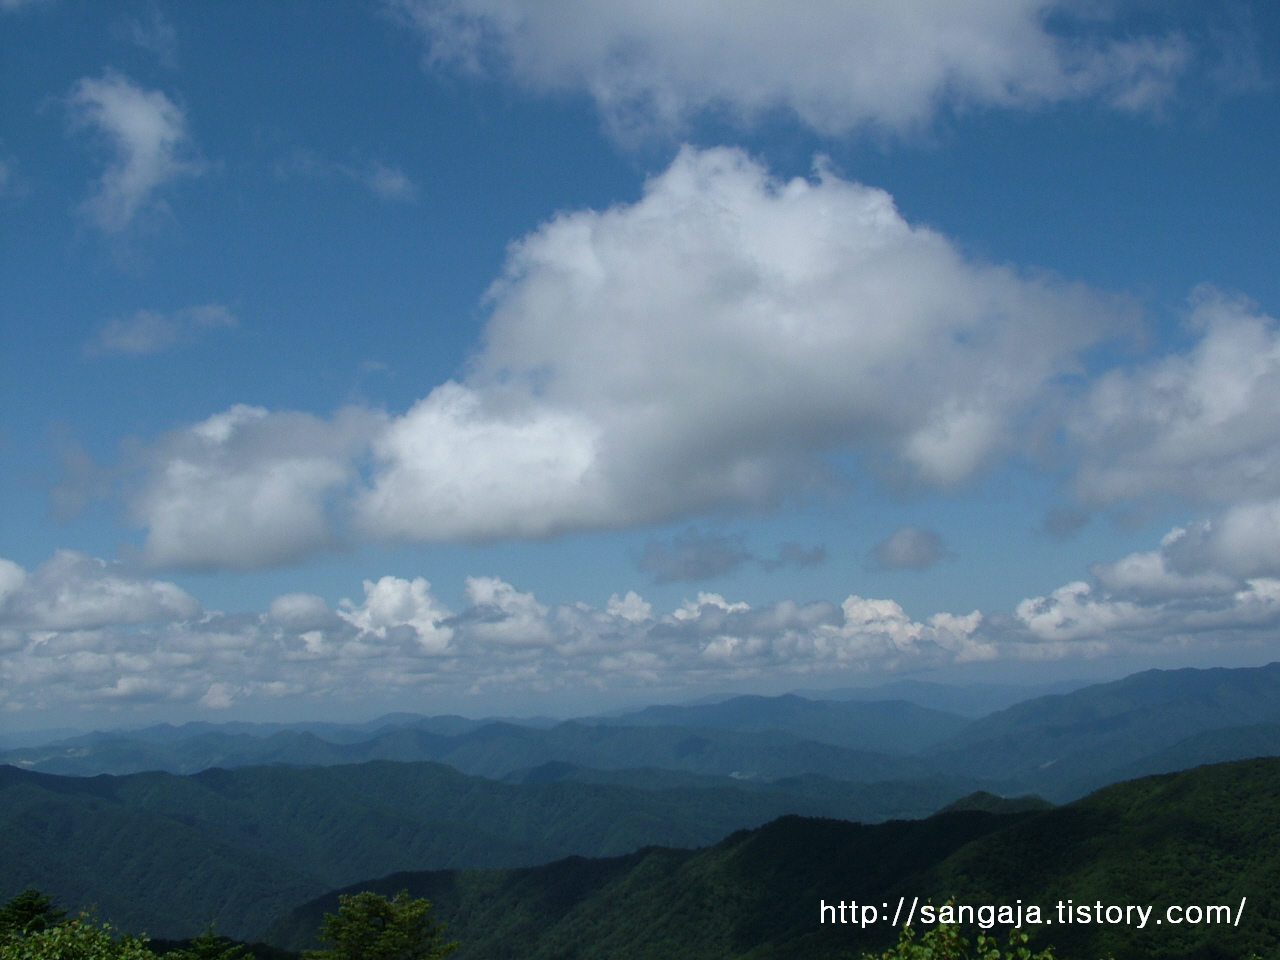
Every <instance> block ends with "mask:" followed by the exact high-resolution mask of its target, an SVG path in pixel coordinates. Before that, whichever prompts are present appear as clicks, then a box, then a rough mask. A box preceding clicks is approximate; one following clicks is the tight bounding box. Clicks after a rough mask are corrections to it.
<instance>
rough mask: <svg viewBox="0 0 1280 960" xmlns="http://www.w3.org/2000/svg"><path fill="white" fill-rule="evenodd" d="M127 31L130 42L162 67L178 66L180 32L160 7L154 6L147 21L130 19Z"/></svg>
mask: <svg viewBox="0 0 1280 960" xmlns="http://www.w3.org/2000/svg"><path fill="white" fill-rule="evenodd" d="M126 30H127V34H128V37H129V40H130V41H131V42H132V43H133V44H135V45H136V46H138V47H141V48H142V49H143V50H146V51H147V52H148V53H150V54H152V55H153V56H154V57H155V58H156V60H157V61H158V62H159V63H160V65H161V66H163V67H168V68H170V69H173V68H174V67H176V66H177V65H178V31H177V30H176V29H174V26H173V23H172V22H171V21H170V20H169V18H168V17H166V16H165V15H164V12H163V11H162V10H161V9H160V8H159V6H156V5H154V4H153V5H152V6H151V8H150V10H149V11H148V16H147V18H146V19H145V20H144V19H142V18H141V17H135V18H133V19H130V20H129V21H128V24H127V27H126Z"/></svg>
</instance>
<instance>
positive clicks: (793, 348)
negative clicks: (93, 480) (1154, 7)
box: [131, 148, 1126, 567]
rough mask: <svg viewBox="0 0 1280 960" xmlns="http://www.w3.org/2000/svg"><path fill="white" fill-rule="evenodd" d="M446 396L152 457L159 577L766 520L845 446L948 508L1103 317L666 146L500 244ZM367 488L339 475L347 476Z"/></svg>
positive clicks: (143, 510) (1069, 289) (242, 414)
mask: <svg viewBox="0 0 1280 960" xmlns="http://www.w3.org/2000/svg"><path fill="white" fill-rule="evenodd" d="M488 304H489V307H490V316H489V320H488V324H487V326H486V329H485V334H484V341H483V346H482V348H481V350H480V351H479V353H478V354H477V355H476V357H475V358H474V360H473V362H472V364H471V365H470V368H469V369H470V373H469V375H468V377H467V378H466V379H465V380H463V381H460V382H455V381H450V382H448V383H445V384H442V385H440V386H438V387H436V388H435V389H433V390H431V391H430V392H429V393H428V394H427V396H426V397H425V398H424V399H422V400H421V401H419V402H418V403H417V404H415V405H414V406H412V407H411V408H410V409H409V410H408V411H406V412H405V413H403V414H399V415H386V414H383V413H380V412H377V411H368V410H349V411H345V412H343V413H342V414H340V415H339V416H337V417H336V418H334V419H333V420H332V421H321V420H318V419H317V418H314V417H310V416H308V415H304V414H295V413H273V412H268V411H265V410H261V409H258V408H249V407H243V406H241V407H235V408H233V409H231V410H229V411H227V412H225V413H222V414H219V415H217V416H215V417H212V418H210V419H209V420H208V421H206V422H204V423H202V424H198V425H196V426H195V427H192V428H190V429H189V430H186V431H177V432H175V433H174V434H172V435H170V436H168V437H166V438H164V439H163V440H162V441H161V442H159V443H157V444H156V445H154V446H153V447H152V448H151V450H150V451H149V453H148V455H147V456H146V457H144V458H143V461H144V463H145V467H146V470H145V477H144V479H143V481H142V482H141V485H140V487H139V489H138V492H136V493H135V495H134V496H133V498H132V502H131V507H132V513H133V516H134V518H135V519H136V520H137V521H138V522H139V523H140V524H141V525H142V526H144V527H146V528H147V531H148V534H147V541H146V546H145V552H146V555H147V557H148V558H149V559H151V561H152V562H153V563H155V564H157V565H178V566H197V567H212V566H241V567H251V566H264V565H271V564H277V563H283V562H287V561H288V560H290V559H293V558H295V557H297V556H300V555H302V554H304V553H306V552H308V551H311V550H315V549H319V548H321V547H323V546H325V545H329V544H333V543H335V542H338V541H340V540H341V539H342V538H344V537H348V538H356V539H372V540H376V541H395V540H408V541H433V540H466V541H483V540H493V539H500V538H507V537H543V536H550V535H555V534H559V533H564V532H569V531H575V530H592V529H603V528H619V527H627V526H634V525H641V524H647V523H653V522H657V521H665V520H670V519H673V518H678V517H682V516H692V515H696V514H698V513H699V512H701V511H706V510H708V509H718V508H724V507H728V508H753V509H772V508H775V507H776V506H778V505H779V504H781V503H783V502H785V501H786V500H787V499H788V498H791V497H794V496H798V495H802V494H805V493H808V492H813V491H815V490H826V489H831V488H832V485H833V483H837V482H839V480H840V478H839V477H837V476H834V475H833V471H832V469H831V467H830V465H829V460H828V457H829V455H830V454H832V453H834V452H839V451H856V452H858V453H860V454H862V455H863V459H862V462H863V463H864V464H869V465H871V466H872V468H873V469H876V470H878V471H879V473H880V476H881V477H882V478H884V479H886V480H887V481H889V482H892V483H894V484H908V485H910V484H915V485H924V486H928V487H950V486H953V485H955V484H958V483H961V482H963V481H965V480H966V479H968V478H969V477H971V476H973V475H974V474H975V473H976V472H977V471H979V470H981V469H982V468H983V466H984V465H986V464H987V463H988V462H990V461H991V460H992V459H993V458H995V457H998V456H1000V455H1002V454H1004V453H1006V452H1008V451H1011V450H1015V449H1018V448H1020V446H1021V445H1022V443H1023V441H1024V439H1025V434H1026V431H1027V429H1028V427H1029V426H1030V425H1031V424H1032V422H1033V421H1034V419H1035V418H1036V416H1037V415H1038V414H1039V413H1040V412H1042V410H1043V407H1044V402H1045V400H1046V398H1047V397H1049V396H1051V395H1052V392H1053V386H1054V384H1055V382H1056V381H1057V379H1058V378H1060V377H1061V376H1063V375H1064V374H1068V373H1072V372H1075V371H1076V370H1077V369H1078V364H1077V361H1076V357H1077V354H1078V352H1079V351H1080V350H1081V349H1082V348H1083V347H1086V346H1088V345H1090V344H1092V343H1094V342H1096V341H1097V340H1098V339H1099V338H1100V337H1101V336H1104V335H1106V334H1107V333H1108V332H1109V331H1113V330H1115V329H1116V328H1117V327H1118V326H1120V325H1122V324H1123V323H1124V322H1125V320H1126V310H1125V309H1124V308H1123V307H1122V306H1120V305H1118V304H1117V303H1115V302H1111V301H1108V300H1106V299H1104V298H1101V297H1099V296H1097V295H1095V294H1092V293H1091V292H1089V291H1088V290H1086V289H1084V288H1081V287H1078V286H1072V285H1069V284H1065V283H1062V282H1059V281H1056V280H1053V279H1050V278H1046V277H1039V276H1027V275H1023V274H1020V273H1019V272H1018V271H1016V270H1014V269H1012V268H1009V267H1005V266H996V265H990V264H984V263H981V262H974V261H972V260H970V259H967V258H966V257H965V256H964V255H962V254H961V253H960V252H959V251H958V250H957V249H956V248H955V247H954V246H953V245H952V244H951V243H950V242H949V241H948V240H947V238H945V237H944V236H942V235H940V234H938V233H937V232H935V231H932V230H929V229H927V228H924V227H918V226H913V225H912V224H910V223H908V222H907V221H905V220H904V219H903V218H902V217H901V215H900V214H899V213H898V211H897V210H896V209H895V207H894V204H893V201H892V198H891V197H889V196H888V195H887V194H886V193H884V192H883V191H880V190H876V189H873V188H870V187H866V186H863V185H861V184H858V183H853V182H850V181H847V180H844V179H842V178H841V177H839V176H837V175H836V174H834V173H833V172H831V171H830V170H828V169H825V168H823V167H821V166H820V167H819V169H818V170H817V173H816V175H815V177H814V178H812V179H804V178H798V179H794V180H791V181H787V182H782V181H779V180H777V179H774V178H773V177H771V176H770V174H769V172H768V171H767V170H766V169H764V168H763V167H762V166H761V165H760V164H759V163H757V162H755V161H754V160H752V159H751V158H750V157H748V156H747V155H746V154H745V153H743V152H742V151H739V150H733V149H712V150H695V149H692V148H686V149H684V150H682V151H681V152H680V154H679V156H678V157H677V158H676V159H675V161H674V162H673V163H672V164H671V166H670V167H669V168H668V169H667V170H666V171H664V172H663V173H661V174H660V175H658V176H656V177H654V178H653V179H651V180H650V181H649V182H648V184H647V185H646V189H645V192H644V196H643V198H642V199H641V200H639V201H638V202H636V203H634V204H629V205H620V206H616V207H613V208H610V209H608V210H603V211H595V210H582V211H577V212H571V213H565V214H562V215H560V216H557V217H556V218H554V219H553V220H551V221H550V222H548V223H546V224H544V225H543V226H541V227H540V228H538V229H537V230H535V231H534V232H532V233H531V234H529V235H528V236H526V237H525V238H523V239H522V240H521V241H520V242H519V243H517V244H515V245H514V246H513V247H512V250H511V253H510V255H509V258H508V262H507V265H506V269H505V271H504V273H503V275H502V277H501V278H500V279H499V280H498V281H497V282H496V283H495V284H494V286H493V288H492V290H491V291H490V293H489V296H488ZM366 457H368V458H369V460H370V461H371V466H370V467H369V468H368V469H367V470H364V472H362V473H361V472H360V468H361V463H362V460H363V458H366Z"/></svg>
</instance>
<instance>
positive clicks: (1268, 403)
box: [1070, 288, 1280, 504]
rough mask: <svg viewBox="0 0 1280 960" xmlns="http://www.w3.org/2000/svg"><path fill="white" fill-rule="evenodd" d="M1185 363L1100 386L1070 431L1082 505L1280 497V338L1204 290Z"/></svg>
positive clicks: (1110, 376)
mask: <svg viewBox="0 0 1280 960" xmlns="http://www.w3.org/2000/svg"><path fill="white" fill-rule="evenodd" d="M1190 327H1191V329H1192V330H1194V331H1196V332H1198V333H1199V334H1200V336H1199V339H1198V340H1197V342H1196V344H1195V345H1194V347H1192V349H1191V350H1189V351H1188V352H1187V353H1185V354H1171V355H1168V356H1165V357H1161V358H1159V359H1158V360H1155V361H1153V362H1151V363H1149V364H1147V365H1145V366H1141V367H1139V368H1138V369H1135V370H1114V371H1112V372H1110V373H1107V374H1105V375H1104V376H1102V377H1101V378H1099V379H1098V380H1097V381H1096V382H1095V383H1094V384H1093V386H1092V387H1091V389H1090V391H1089V394H1088V396H1087V398H1086V400H1085V401H1084V403H1083V404H1082V405H1081V407H1080V409H1079V410H1078V411H1077V412H1076V413H1075V415H1074V417H1073V418H1072V420H1071V423H1070V430H1071V433H1072V436H1073V437H1074V439H1075V442H1076V444H1077V445H1078V448H1079V450H1080V455H1081V462H1080V466H1079V470H1078V474H1077V478H1076V489H1077V492H1078V493H1079V495H1080V497H1081V498H1082V499H1083V500H1085V501H1086V502H1088V503H1092V504H1111V503H1116V502H1119V501H1125V500H1141V499H1144V498H1149V497H1152V496H1161V495H1170V494H1172V495H1175V496H1180V497H1186V498H1189V499H1192V500H1197V501H1201V502H1207V503H1223V502H1227V503H1230V502H1233V501H1235V502H1243V501H1260V500H1268V499H1271V498H1274V497H1277V496H1280V417H1277V416H1276V415H1275V412H1276V410H1277V409H1280V331H1278V330H1277V328H1276V323H1275V321H1274V320H1273V319H1272V318H1270V317H1268V316H1265V315H1263V314H1260V313H1258V312H1257V310H1256V308H1255V307H1253V306H1252V305H1251V304H1249V303H1248V302H1246V301H1243V300H1232V299H1228V298H1227V297H1225V296H1223V295H1222V294H1220V293H1218V292H1216V291H1214V290H1212V289H1210V288H1202V289H1200V290H1198V291H1197V292H1196V293H1195V295H1194V296H1193V297H1192V313H1191V318H1190Z"/></svg>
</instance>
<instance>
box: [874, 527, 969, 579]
mask: <svg viewBox="0 0 1280 960" xmlns="http://www.w3.org/2000/svg"><path fill="white" fill-rule="evenodd" d="M871 556H872V558H873V560H874V561H875V565H876V566H877V567H879V568H880V569H882V570H923V569H925V568H926V567H931V566H933V565H934V564H935V563H937V562H938V561H939V560H943V559H946V558H947V557H950V556H951V554H950V553H949V552H948V551H947V548H946V546H945V545H944V544H943V542H942V537H941V536H939V535H938V534H937V533H934V532H933V531H932V530H926V529H924V528H923V527H917V526H914V525H912V524H907V525H906V526H903V527H899V528H898V529H897V530H895V531H894V532H893V533H892V534H891V535H890V536H889V537H888V539H886V540H882V541H881V542H880V543H878V544H876V545H875V548H874V549H873V550H872V551H871Z"/></svg>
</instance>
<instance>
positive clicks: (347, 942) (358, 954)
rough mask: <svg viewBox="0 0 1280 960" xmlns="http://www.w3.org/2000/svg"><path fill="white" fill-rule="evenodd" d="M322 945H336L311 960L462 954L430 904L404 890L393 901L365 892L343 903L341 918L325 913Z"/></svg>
mask: <svg viewBox="0 0 1280 960" xmlns="http://www.w3.org/2000/svg"><path fill="white" fill-rule="evenodd" d="M320 939H321V940H324V941H326V942H327V943H330V944H332V946H330V947H329V948H328V949H327V950H311V951H308V952H307V953H305V954H303V956H304V958H306V960H437V958H439V957H443V956H446V955H447V954H449V953H452V952H453V951H454V950H455V949H457V947H458V944H457V943H456V942H455V943H448V942H446V941H445V939H444V924H443V923H440V922H438V921H437V920H435V919H433V918H432V916H431V901H430V900H425V899H421V898H412V897H410V896H409V891H408V890H401V891H400V892H399V893H397V894H396V895H395V898H394V899H391V900H388V899H387V898H386V897H384V896H382V895H381V894H379V893H373V892H371V891H368V890H366V891H364V892H363V893H357V894H352V895H346V894H343V895H342V896H340V897H338V912H337V913H326V914H325V915H324V923H323V924H322V925H321V927H320Z"/></svg>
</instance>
